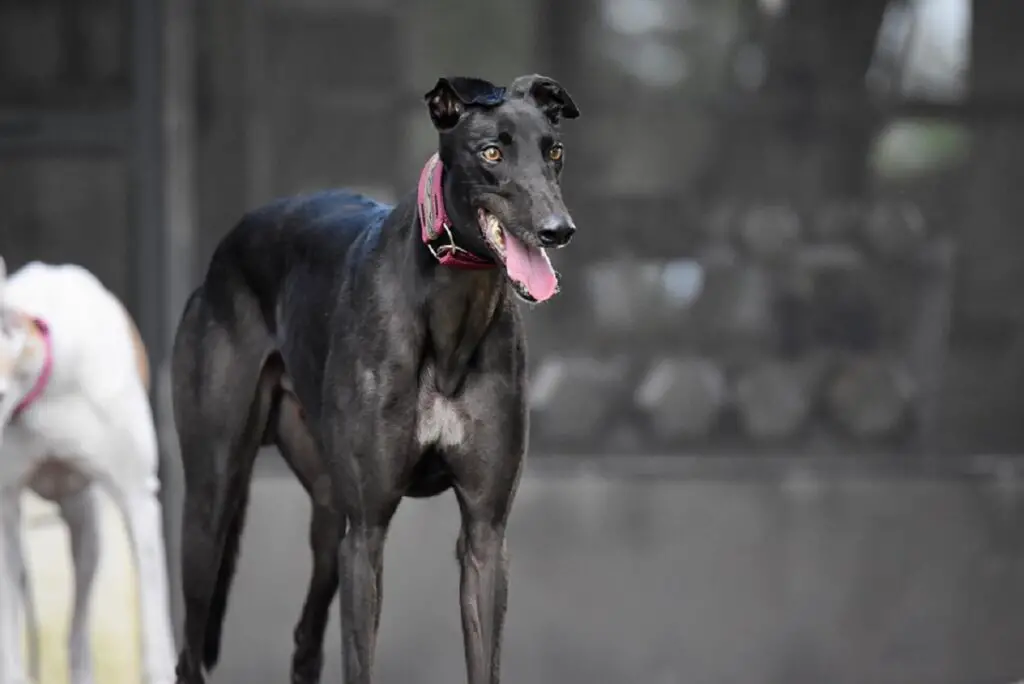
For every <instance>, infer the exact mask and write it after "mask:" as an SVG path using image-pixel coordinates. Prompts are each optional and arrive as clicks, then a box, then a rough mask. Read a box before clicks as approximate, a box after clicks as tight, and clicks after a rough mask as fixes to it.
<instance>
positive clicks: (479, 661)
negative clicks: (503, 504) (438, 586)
mask: <svg viewBox="0 0 1024 684" xmlns="http://www.w3.org/2000/svg"><path fill="white" fill-rule="evenodd" d="M457 552H458V556H459V565H460V576H459V604H460V607H461V612H462V636H463V640H464V641H465V648H466V668H467V671H468V674H469V684H498V682H499V680H500V675H499V670H500V660H501V639H502V629H503V628H504V624H505V609H506V607H507V605H508V555H507V554H506V551H505V525H504V523H496V522H494V521H492V520H487V519H485V518H484V517H482V516H478V515H475V514H474V513H472V512H469V513H467V512H465V511H464V512H463V524H462V531H461V533H460V534H459V544H458V550H457Z"/></svg>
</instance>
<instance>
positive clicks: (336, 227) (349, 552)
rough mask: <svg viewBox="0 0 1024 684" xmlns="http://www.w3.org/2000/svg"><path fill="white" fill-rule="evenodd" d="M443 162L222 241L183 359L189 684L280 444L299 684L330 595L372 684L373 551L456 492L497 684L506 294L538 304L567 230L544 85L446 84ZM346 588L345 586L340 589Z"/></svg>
mask: <svg viewBox="0 0 1024 684" xmlns="http://www.w3.org/2000/svg"><path fill="white" fill-rule="evenodd" d="M425 99H426V103H427V108H428V110H429V113H430V118H431V120H432V121H433V123H434V126H435V127H436V128H437V130H438V131H439V146H438V154H437V155H435V156H433V157H432V158H431V159H430V160H429V161H428V162H427V164H426V166H425V167H424V169H423V172H422V174H421V177H420V183H419V188H418V190H417V191H414V192H411V193H410V194H409V195H408V196H406V197H405V198H404V199H402V200H401V201H400V202H399V203H398V204H397V205H396V206H395V207H389V206H385V205H382V204H380V203H378V202H375V201H373V200H371V199H368V198H366V197H363V196H360V195H355V194H352V193H348V192H344V191H328V192H323V193H318V194H314V195H310V196H304V197H295V198H288V199H283V200H278V201H276V202H274V203H272V204H270V205H267V206H265V207H263V208H261V209H258V210H255V211H253V212H250V213H248V214H247V215H246V216H245V217H244V218H243V219H242V220H241V222H240V223H239V224H238V225H237V226H236V227H235V228H234V229H233V230H232V231H231V232H230V233H229V234H228V235H227V236H226V237H225V238H224V239H223V240H222V241H221V243H220V245H219V246H218V248H217V250H216V251H215V253H214V255H213V258H212V260H211V262H210V267H209V270H208V271H207V274H206V279H205V280H204V282H203V284H202V285H201V287H200V288H199V289H198V290H196V292H195V293H194V294H193V295H192V297H191V298H190V300H189V302H188V304H187V306H186V309H185V312H184V315H183V317H182V320H181V323H180V325H179V327H178V332H177V336H176V339H175V343H174V354H173V377H174V414H175V421H176V423H177V428H178V433H179V437H180V443H181V448H182V458H183V461H184V470H185V479H186V498H185V514H184V526H183V530H182V555H183V582H184V595H185V611H186V612H185V642H184V648H183V649H182V652H181V654H180V658H179V661H178V680H179V682H183V683H186V684H194V683H195V682H202V681H203V678H204V675H203V668H204V667H205V668H206V669H210V668H212V667H213V666H214V665H215V663H216V661H217V656H218V651H219V644H220V632H221V626H222V623H223V619H224V613H225V609H226V603H227V595H228V591H229V587H230V582H231V577H232V575H233V572H234V565H235V561H236V557H237V553H238V544H239V538H240V536H241V533H242V527H243V519H244V515H245V507H246V501H247V496H248V489H249V480H250V476H251V474H252V467H253V461H254V459H255V455H256V452H257V450H258V448H259V447H260V446H261V445H270V444H274V445H277V446H278V447H279V449H280V451H281V453H282V455H283V456H284V458H285V459H286V460H287V462H288V463H289V464H290V466H291V467H292V469H293V470H294V471H295V473H296V475H297V476H298V478H299V479H300V480H301V482H302V484H303V486H304V487H305V488H306V490H307V491H308V492H309V494H310V497H311V499H312V500H313V521H312V530H311V545H312V547H313V556H314V568H313V576H312V579H311V581H310V587H309V592H308V595H307V598H306V604H305V606H304V608H303V613H302V617H301V620H300V622H299V624H298V627H297V628H296V631H295V641H296V650H295V655H294V660H293V663H292V681H293V682H316V681H318V680H319V678H320V672H321V669H322V651H323V633H324V629H325V627H326V623H327V611H328V607H329V605H330V602H331V600H332V599H333V596H334V592H335V591H336V590H337V589H338V586H339V577H340V587H341V617H342V635H343V636H342V653H343V657H344V664H345V665H344V667H345V682H346V684H370V682H371V670H372V665H373V655H374V645H375V642H376V637H377V628H378V625H379V621H380V599H381V569H382V567H381V566H382V551H383V545H384V537H385V534H386V532H387V529H388V524H389V522H390V520H391V518H392V516H393V515H394V513H395V510H396V509H397V508H398V504H399V502H400V501H401V499H402V497H405V496H410V497H428V496H434V495H437V494H439V493H441V492H444V491H445V490H447V489H449V488H453V489H454V490H455V494H456V497H457V499H458V502H459V507H460V510H461V513H462V528H461V533H460V535H459V539H458V544H457V555H458V559H459V563H460V566H461V585H460V587H461V588H460V604H461V608H462V628H463V635H464V641H465V651H466V667H467V669H468V673H469V682H470V684H496V683H497V682H498V680H499V652H500V647H501V632H502V626H503V624H504V617H505V607H506V601H507V599H506V597H507V586H508V584H507V582H508V580H507V559H506V555H505V526H506V521H507V520H508V515H509V510H510V508H511V505H512V500H513V498H514V496H515V492H516V488H517V485H518V482H519V476H520V473H521V471H522V468H523V459H524V454H525V450H526V440H527V414H526V405H525V391H524V390H525V387H524V385H525V379H524V371H525V343H524V339H523V329H522V324H521V320H520V314H519V312H518V309H517V307H516V305H515V302H514V297H513V296H512V292H514V293H515V294H517V295H518V296H519V297H520V298H522V299H525V300H527V301H530V302H537V301H543V300H545V299H548V298H550V297H551V296H552V295H554V294H555V291H556V290H557V279H556V276H555V273H554V270H553V269H552V267H551V263H550V261H549V260H548V257H547V255H546V254H545V252H544V248H545V247H561V246H563V245H565V244H566V243H567V242H568V241H569V239H570V237H571V236H572V234H573V233H574V232H575V227H574V226H573V223H572V220H571V219H570V217H569V214H568V212H567V211H566V208H565V205H564V203H563V201H562V194H561V190H560V186H559V175H560V172H561V170H562V163H563V155H564V150H563V146H562V143H561V142H560V140H559V122H560V120H561V119H571V118H575V117H577V116H578V115H579V110H578V109H577V108H576V105H575V103H573V101H572V98H571V97H570V96H569V94H568V93H567V92H566V91H565V89H564V88H562V87H561V86H560V85H559V84H558V83H556V82H555V81H553V80H552V79H550V78H545V77H543V76H538V75H532V76H523V77H520V78H518V79H516V80H515V81H513V82H512V84H511V85H510V86H509V87H508V89H505V88H502V87H498V86H495V85H493V84H491V83H488V82H486V81H482V80H479V79H473V78H447V79H445V78H442V79H440V80H438V82H437V84H436V85H435V86H434V88H433V89H432V90H431V91H430V92H429V93H427V94H426V96H425ZM339 570H340V572H339Z"/></svg>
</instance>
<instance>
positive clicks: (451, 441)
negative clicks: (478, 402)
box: [416, 391, 466, 448]
mask: <svg viewBox="0 0 1024 684" xmlns="http://www.w3.org/2000/svg"><path fill="white" fill-rule="evenodd" d="M465 440H466V419H465V417H464V416H463V415H462V412H461V411H460V410H459V407H458V406H456V405H455V404H454V402H452V401H451V400H450V399H447V398H445V397H442V396H441V395H439V394H437V393H435V392H431V391H421V394H420V402H419V410H418V412H417V416H416V442H417V444H419V446H420V447H428V446H438V447H442V448H451V447H455V446H458V445H460V444H462V443H463V442H464V441H465Z"/></svg>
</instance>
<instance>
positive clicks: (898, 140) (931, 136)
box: [869, 119, 971, 180]
mask: <svg viewBox="0 0 1024 684" xmlns="http://www.w3.org/2000/svg"><path fill="white" fill-rule="evenodd" d="M970 150H971V134H970V132H969V131H968V130H967V129H966V128H965V127H964V126H962V125H960V124H957V123H950V122H944V121H931V120H927V121H926V120H917V119H900V120H897V121H893V122H891V123H890V124H888V125H887V126H886V127H885V128H883V129H882V131H881V132H880V133H879V134H878V136H877V137H876V138H875V141H874V145H873V146H872V150H871V154H870V158H869V162H870V164H871V167H872V168H873V169H874V171H875V173H876V174H877V175H878V176H879V177H880V178H884V179H887V180H913V179H914V178H917V177H920V176H924V175H929V174H933V173H937V172H941V171H946V170H948V169H951V168H955V167H956V166H959V165H960V164H962V163H963V162H964V161H966V159H967V157H968V155H969V154H970Z"/></svg>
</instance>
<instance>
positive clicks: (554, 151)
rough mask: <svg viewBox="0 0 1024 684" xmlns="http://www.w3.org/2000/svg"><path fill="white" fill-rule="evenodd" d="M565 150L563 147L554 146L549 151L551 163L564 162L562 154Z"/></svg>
mask: <svg viewBox="0 0 1024 684" xmlns="http://www.w3.org/2000/svg"><path fill="white" fill-rule="evenodd" d="M563 152H565V149H564V148H563V147H562V146H561V145H552V146H551V149H550V150H548V158H549V159H551V161H562V153H563Z"/></svg>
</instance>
